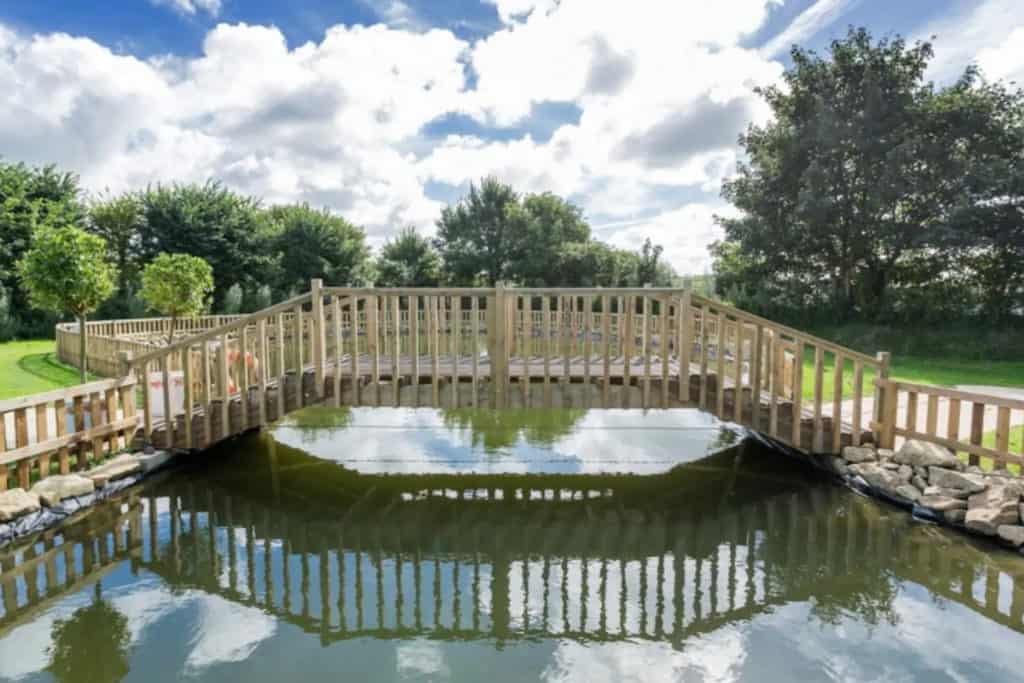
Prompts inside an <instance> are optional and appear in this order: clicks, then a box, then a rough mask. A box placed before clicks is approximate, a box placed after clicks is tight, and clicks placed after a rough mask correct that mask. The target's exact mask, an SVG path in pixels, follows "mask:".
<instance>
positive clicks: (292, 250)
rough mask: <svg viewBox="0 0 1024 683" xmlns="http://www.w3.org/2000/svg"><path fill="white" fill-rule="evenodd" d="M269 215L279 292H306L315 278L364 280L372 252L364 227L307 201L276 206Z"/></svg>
mask: <svg viewBox="0 0 1024 683" xmlns="http://www.w3.org/2000/svg"><path fill="white" fill-rule="evenodd" d="M266 215H267V218H268V220H269V223H270V225H271V230H272V234H273V238H272V240H271V251H272V252H273V253H275V254H277V255H278V256H279V261H278V268H279V275H278V283H277V287H278V290H279V291H281V292H287V291H289V290H291V289H293V288H297V289H299V290H302V291H305V290H307V289H309V281H310V280H312V279H314V278H321V279H322V280H323V281H324V282H325V283H326V284H329V285H334V286H344V285H352V284H359V283H361V282H362V279H363V276H364V273H365V269H366V266H367V259H368V258H369V255H370V252H369V248H368V247H367V246H366V235H365V234H364V233H363V231H362V229H360V228H358V227H356V226H354V225H352V224H351V223H349V222H348V221H347V220H345V219H344V218H342V217H341V216H337V215H335V214H332V213H331V212H330V211H328V210H326V209H323V210H317V209H312V208H310V207H309V206H308V205H306V204H293V205H289V206H275V207H273V208H271V209H270V210H269V211H267V212H266Z"/></svg>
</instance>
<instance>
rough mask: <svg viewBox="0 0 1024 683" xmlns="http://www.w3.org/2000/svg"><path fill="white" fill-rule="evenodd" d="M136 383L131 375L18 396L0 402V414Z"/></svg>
mask: <svg viewBox="0 0 1024 683" xmlns="http://www.w3.org/2000/svg"><path fill="white" fill-rule="evenodd" d="M135 364H136V363H135V361H133V365H135ZM136 382H137V380H136V378H135V377H134V376H133V375H128V376H126V377H121V378H118V379H104V380H99V381H97V382H88V383H86V384H78V385H75V386H73V387H67V388H64V389H55V390H53V391H44V392H41V393H38V394H31V395H29V396H19V397H18V398H9V399H5V400H2V401H0V413H10V412H14V411H15V410H17V409H18V408H34V407H35V406H36V405H38V404H40V403H51V402H53V401H57V400H63V401H69V400H72V399H74V398H75V397H77V396H88V395H89V394H92V393H95V392H97V391H100V392H103V391H106V390H107V389H118V388H120V387H123V386H132V385H134V384H136Z"/></svg>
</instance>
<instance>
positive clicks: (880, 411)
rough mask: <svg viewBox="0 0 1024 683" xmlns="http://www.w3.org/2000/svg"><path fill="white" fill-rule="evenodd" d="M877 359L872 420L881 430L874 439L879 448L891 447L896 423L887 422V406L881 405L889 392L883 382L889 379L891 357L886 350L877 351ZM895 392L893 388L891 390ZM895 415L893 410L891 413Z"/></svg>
mask: <svg viewBox="0 0 1024 683" xmlns="http://www.w3.org/2000/svg"><path fill="white" fill-rule="evenodd" d="M876 358H877V360H878V369H877V374H876V375H875V402H874V413H875V414H874V418H875V419H874V421H875V422H876V423H880V424H881V431H877V432H876V433H875V435H874V436H875V440H876V441H877V442H878V445H879V446H880V447H881V448H892V447H893V443H892V442H893V437H894V434H893V431H892V430H893V429H895V427H896V423H895V422H893V423H891V424H890V423H888V422H887V420H886V418H887V416H888V415H889V411H888V407H887V406H885V405H883V404H884V403H885V401H886V400H887V398H886V397H887V396H888V394H889V388H884V389H883V387H884V385H885V382H887V381H888V380H889V363H890V361H891V357H890V355H889V352H888V351H879V352H878V355H877V356H876ZM892 391H893V393H895V392H896V390H895V389H893V390H892ZM892 415H893V416H895V415H896V413H895V412H893V413H892Z"/></svg>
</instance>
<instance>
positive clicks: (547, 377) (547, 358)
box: [540, 296, 551, 404]
mask: <svg viewBox="0 0 1024 683" xmlns="http://www.w3.org/2000/svg"><path fill="white" fill-rule="evenodd" d="M540 300H541V304H542V306H543V312H544V401H545V404H546V402H547V401H548V400H550V395H549V393H548V392H549V391H550V390H551V298H550V297H546V296H542V297H541V298H540Z"/></svg>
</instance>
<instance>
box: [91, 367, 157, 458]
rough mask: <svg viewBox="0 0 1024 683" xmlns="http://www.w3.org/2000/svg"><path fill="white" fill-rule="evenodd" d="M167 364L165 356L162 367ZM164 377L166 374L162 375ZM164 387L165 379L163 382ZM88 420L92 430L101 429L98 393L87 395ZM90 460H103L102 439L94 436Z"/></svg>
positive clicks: (101, 400)
mask: <svg viewBox="0 0 1024 683" xmlns="http://www.w3.org/2000/svg"><path fill="white" fill-rule="evenodd" d="M166 364H167V356H164V365H165V366H166ZM164 374H165V377H166V372H165V373H164ZM164 382H165V386H166V379H165V380H164ZM89 419H90V421H91V423H92V428H93V429H96V428H98V427H102V426H103V424H104V422H103V395H102V394H101V393H100V392H98V391H97V392H93V393H92V394H89ZM92 459H93V462H94V463H98V462H99V461H101V460H102V459H103V437H102V436H99V435H97V436H95V437H93V440H92Z"/></svg>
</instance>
